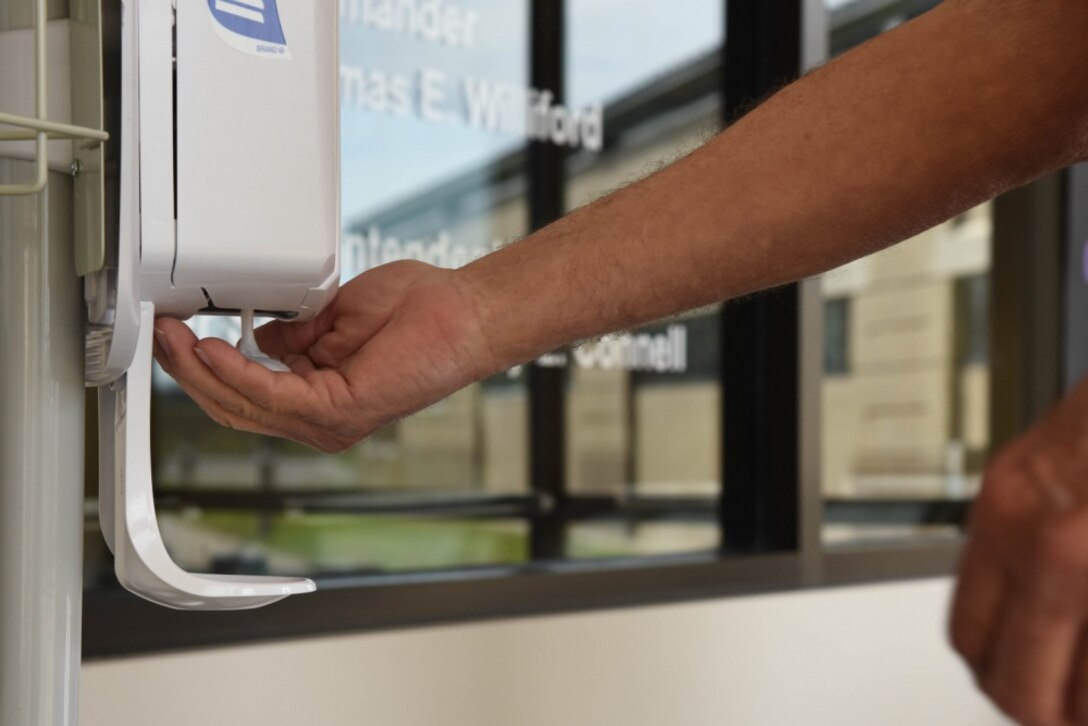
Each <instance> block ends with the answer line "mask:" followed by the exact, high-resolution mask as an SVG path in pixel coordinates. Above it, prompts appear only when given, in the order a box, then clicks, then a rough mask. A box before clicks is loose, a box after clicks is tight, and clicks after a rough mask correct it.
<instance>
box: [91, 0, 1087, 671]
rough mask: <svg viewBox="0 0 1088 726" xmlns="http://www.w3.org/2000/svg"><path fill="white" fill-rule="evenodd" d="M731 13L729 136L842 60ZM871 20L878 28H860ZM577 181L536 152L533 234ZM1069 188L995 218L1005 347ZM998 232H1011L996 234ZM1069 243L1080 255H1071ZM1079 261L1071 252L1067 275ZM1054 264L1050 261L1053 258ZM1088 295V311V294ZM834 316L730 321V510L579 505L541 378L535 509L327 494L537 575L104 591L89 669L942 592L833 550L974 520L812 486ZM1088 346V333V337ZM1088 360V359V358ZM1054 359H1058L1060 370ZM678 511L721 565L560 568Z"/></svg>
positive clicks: (769, 9) (940, 570) (1026, 369)
mask: <svg viewBox="0 0 1088 726" xmlns="http://www.w3.org/2000/svg"><path fill="white" fill-rule="evenodd" d="M528 2H529V9H530V17H531V21H530V28H531V34H532V37H531V42H530V55H531V66H530V67H531V83H532V84H533V85H534V86H535V87H547V88H549V89H552V90H553V91H554V92H555V93H556V96H557V101H560V102H561V99H562V91H563V85H564V75H565V74H564V68H563V58H564V53H563V42H564V27H565V25H564V6H565V3H564V2H562V0H528ZM723 4H724V6H725V7H724V12H723V17H725V18H726V31H727V33H726V35H724V37H725V38H726V42H725V43H724V47H723V49H722V55H723V58H722V66H721V67H722V69H723V72H722V73H721V78H720V79H719V83H720V88H721V93H722V97H723V122H724V123H728V122H730V121H732V120H735V119H736V118H737V117H739V115H741V114H742V113H744V112H746V111H747V110H749V109H750V108H751V107H752V106H753V104H754V103H756V102H758V101H759V100H760V99H762V98H764V97H766V96H767V95H769V94H770V93H772V92H774V91H775V90H777V89H778V88H780V87H781V86H782V85H784V84H785V83H787V82H788V81H790V80H791V79H793V78H795V77H796V76H797V75H799V74H800V73H801V72H802V71H803V70H805V69H806V68H807V67H811V66H813V65H815V64H816V63H817V62H819V61H821V60H823V59H824V58H825V57H827V54H828V50H829V48H830V47H831V46H832V45H834V44H833V43H831V39H830V34H829V32H828V25H827V21H828V17H827V14H826V12H825V11H824V9H823V3H822V0H723ZM870 4H875V5H878V6H880V8H883V10H880V9H878V12H887V13H889V14H893V13H896V12H901V11H902V8H903V6H905V5H908V4H909V3H904V2H890V1H888V0H884V1H882V2H880V1H877V2H875V3H870ZM915 4H916V5H917V4H919V3H915ZM930 4H931V5H932V4H935V3H930ZM871 21H872V18H871V17H870V18H869V19H868V21H867V22H871ZM564 162H565V158H564V151H563V150H561V149H558V148H555V147H553V146H549V145H543V144H530V145H529V146H528V184H529V199H530V200H531V206H530V210H529V215H530V221H531V225H530V226H531V228H533V229H537V228H540V227H542V226H544V225H546V224H547V223H548V222H550V221H552V220H554V219H556V218H558V217H560V216H561V215H562V214H563V213H564V212H565V184H566V178H567V173H566V168H565V163H564ZM1081 177H1088V175H1085V174H1082V175H1081ZM1079 183H1080V186H1079V187H1076V188H1077V189H1080V190H1081V191H1080V194H1081V197H1083V196H1084V195H1085V194H1084V190H1085V188H1088V184H1085V183H1084V182H1083V178H1082V179H1081V181H1080V182H1079ZM1071 189H1073V187H1072V186H1070V184H1069V183H1068V180H1067V178H1066V176H1060V177H1059V178H1058V179H1057V181H1052V182H1050V186H1046V185H1045V183H1044V185H1043V186H1042V187H1040V186H1038V185H1037V186H1035V187H1031V188H1029V189H1028V190H1022V191H1021V192H1018V193H1013V194H1012V195H1009V196H1008V197H1006V198H1002V199H1001V200H998V201H997V202H996V203H995V209H996V212H995V214H996V217H997V223H996V229H997V230H998V233H997V235H996V237H997V239H996V240H995V246H996V247H997V249H998V253H995V260H996V261H998V264H995V289H996V285H997V282H996V281H999V280H1000V279H1001V278H1000V275H1007V276H1017V280H1018V283H1017V286H1016V292H1015V295H1012V296H1010V298H1009V299H1008V300H1004V301H1003V302H1001V303H996V302H995V315H994V316H993V319H995V320H996V319H998V318H997V315H998V314H1001V315H1005V314H1007V315H1008V316H1010V318H1011V319H1014V321H1015V324H1014V325H1013V326H1012V327H1013V328H1014V329H1015V330H1012V331H1010V330H1009V329H1007V328H1008V326H1001V328H1000V329H999V326H997V325H996V324H995V325H994V330H993V331H992V336H991V337H992V339H993V338H996V337H997V336H999V335H1005V336H1008V335H1019V336H1021V337H1022V338H1023V339H1025V340H1026V339H1027V338H1029V337H1030V336H1031V335H1033V332H1034V333H1037V332H1038V328H1037V327H1036V328H1033V325H1034V324H1035V322H1037V321H1038V320H1039V319H1041V318H1045V316H1047V315H1048V314H1049V315H1054V316H1055V317H1054V318H1053V319H1055V320H1056V319H1058V317H1057V312H1058V305H1059V302H1058V301H1059V299H1060V295H1057V294H1055V295H1051V296H1043V297H1042V298H1040V297H1038V296H1037V295H1036V293H1038V291H1039V289H1040V286H1043V285H1046V284H1050V285H1051V286H1052V287H1053V286H1054V285H1053V281H1054V280H1055V279H1056V278H1055V277H1054V275H1055V274H1056V272H1057V270H1058V269H1059V268H1060V267H1061V264H1060V263H1059V262H1058V261H1054V263H1053V265H1052V264H1050V263H1045V264H1043V263H1040V265H1041V267H1042V268H1043V269H1042V270H1039V271H1037V274H1035V275H1034V276H1031V275H1029V274H1026V273H1024V269H1025V268H1024V267H1023V266H1022V265H1023V258H1024V257H1029V258H1030V257H1032V255H1031V254H1030V253H1028V252H1025V251H1024V250H1023V247H1024V246H1023V245H1021V246H1020V248H1017V250H1016V252H1017V254H1015V255H1013V254H1006V252H1008V251H1009V250H1010V249H1012V248H1013V247H1014V244H1013V242H1012V237H1014V236H1015V234H1016V233H1017V230H1016V229H1015V227H1016V225H1017V224H1023V223H1024V222H1023V221H1022V220H1024V219H1028V220H1034V222H1031V221H1029V222H1028V223H1029V224H1030V223H1034V224H1035V228H1034V231H1035V232H1037V233H1038V234H1042V235H1047V236H1048V237H1047V238H1050V236H1054V235H1055V234H1057V233H1060V231H1061V230H1064V226H1063V225H1064V221H1063V220H1064V219H1065V215H1066V210H1067V208H1068V206H1069V205H1071V204H1072V197H1071V193H1072V192H1071V191H1070V190H1071ZM1004 230H1009V232H1008V233H1005V234H1003V231H1004ZM1055 239H1057V238H1056V237H1055ZM1070 239H1072V238H1071V237H1070ZM1071 244H1072V243H1071V242H1068V241H1067V245H1071ZM1055 249H1056V250H1058V251H1059V252H1060V245H1059V244H1057V243H1056V244H1055ZM1071 254H1072V253H1070V252H1068V250H1066V255H1067V256H1071ZM1058 256H1059V254H1058V252H1055V258H1057V257H1058ZM1006 261H1007V262H1008V263H1007V264H1006ZM1017 265H1021V266H1020V267H1017ZM996 268H1000V269H999V270H998V269H996ZM1031 269H1034V268H1031ZM1067 284H1068V281H1067ZM1085 287H1086V288H1088V286H1085ZM1083 295H1084V296H1086V297H1088V289H1086V290H1085V291H1084V292H1083ZM997 297H999V296H995V298H997ZM1031 300H1035V302H1036V303H1038V304H1036V305H1034V306H1033V307H1030V315H1027V314H1024V312H1023V311H1024V310H1026V309H1029V308H1028V302H1029V301H1031ZM1040 301H1042V302H1040ZM1048 301H1049V302H1048ZM1085 308H1086V309H1088V306H1085ZM822 316H823V307H822V300H821V298H820V295H819V290H818V282H816V281H813V280H809V281H805V282H801V283H797V284H793V285H787V286H784V287H782V288H779V289H776V290H772V291H768V292H765V293H761V294H758V295H753V296H750V297H748V298H745V299H743V300H739V301H733V302H730V303H728V304H726V305H725V306H724V308H723V311H722V313H721V315H720V325H721V341H722V355H721V372H720V374H721V378H720V380H721V384H722V388H723V390H724V391H725V392H726V394H725V396H723V405H722V410H721V416H722V427H721V432H722V447H723V450H724V451H726V452H728V455H727V456H725V457H724V458H723V467H722V477H721V481H722V489H721V496H720V498H719V500H718V502H717V506H713V505H711V506H708V504H707V501H705V500H700V499H691V500H666V501H659V500H655V501H639V500H638V499H637V498H634V499H623V500H620V499H617V498H613V497H604V496H581V495H579V496H574V495H572V494H570V493H568V492H567V491H566V486H565V480H564V478H565V466H564V462H565V456H564V440H565V431H564V422H565V419H566V417H565V416H564V385H565V379H564V374H563V371H562V370H560V369H556V368H548V367H539V366H535V365H533V366H530V371H529V375H528V381H529V384H528V385H529V399H530V408H529V416H530V431H531V444H530V486H531V491H530V493H529V494H527V495H524V496H516V495H515V496H495V497H451V498H447V499H441V500H427V501H426V502H416V503H412V502H410V501H407V500H406V499H405V498H403V497H396V496H390V495H386V496H384V497H383V496H382V495H364V494H358V495H353V496H348V497H345V496H344V495H343V493H340V494H334V493H331V492H330V493H327V494H326V495H325V496H327V497H329V500H328V501H327V503H326V505H327V506H329V507H335V508H337V509H338V511H344V510H345V509H346V510H347V511H351V512H359V513H373V512H379V513H390V512H396V513H408V512H413V513H421V514H431V515H438V516H441V515H443V514H446V515H454V516H466V517H480V518H486V517H517V518H524V519H525V520H526V521H528V522H529V524H530V554H531V560H530V561H529V562H526V563H525V564H518V565H511V566H488V567H469V568H459V569H453V570H443V571H435V572H412V573H398V574H379V575H368V576H358V577H350V578H338V579H334V580H330V581H329V582H327V583H322V587H321V588H320V589H319V590H318V592H316V593H314V594H312V595H307V596H305V597H297V598H288V599H287V600H285V601H283V602H281V603H278V604H276V605H274V606H272V607H269V608H264V609H261V610H255V611H246V612H221V613H208V612H181V611H174V610H168V609H164V608H160V607H157V606H154V605H151V604H149V603H146V602H145V601H143V600H141V599H139V598H137V597H135V596H133V595H131V594H129V593H127V592H124V591H123V590H120V589H110V590H103V591H92V592H89V593H88V594H87V595H86V596H85V598H84V628H83V652H84V656H85V658H88V659H95V658H103V657H113V656H121V655H129V654H135V653H148V652H160V651H170V650H180V649H189V648H193V647H201V646H212V645H224V644H236V643H242V642H253V641H262V640H269V639H283V638H293V637H306V636H312V635H329V634H334V633H343V632H361V631H368V630H376V629H384V628H392V627H406V626H418V625H423V624H432V623H439V622H441V623H449V622H458V621H467V620H481V619H487V618H501V617H511V616H527V615H538V614H548V613H558V612H570V611H581V610H590V609H597V608H608V607H618V606H632V605H645V604H652V603H664V602H677V601H685V600H692V599H702V598H713V597H722V596H726V595H735V594H747V593H755V592H770V591H783V590H792V589H801V588H809V587H814V586H825V585H837V584H845V583H854V582H873V581H880V580H893V579H896V580H897V579H906V578H912V577H928V576H935V575H943V574H948V573H950V572H951V571H952V568H953V566H954V563H955V561H956V559H957V557H958V552H959V545H958V544H956V543H938V544H933V543H917V544H909V545H902V546H895V545H892V546H884V547H879V548H867V549H858V550H849V551H844V550H828V549H827V548H825V546H824V544H823V542H822V539H821V529H822V526H823V522H824V520H825V518H826V517H844V516H845V517H851V516H852V517H862V518H863V517H869V516H872V515H873V513H874V512H876V511H877V509H874V506H879V511H880V512H881V513H883V515H882V516H884V515H886V516H907V517H913V518H914V519H912V520H911V521H918V520H919V518H921V519H922V520H924V521H931V520H932V521H940V522H952V523H956V524H959V523H962V522H963V521H964V517H965V516H966V507H963V506H960V507H956V506H946V503H942V502H932V503H920V504H919V503H906V504H905V505H904V506H906V507H907V508H906V509H902V508H901V509H900V510H899V512H898V515H896V514H895V512H892V513H891V514H888V513H889V512H890V511H892V510H889V503H887V502H882V503H879V504H878V505H877V503H867V502H864V501H862V502H858V501H849V502H834V501H827V500H825V499H824V496H823V492H822V490H821V486H820V480H819V436H820V434H819V420H820V416H819V413H820V411H819V380H820V376H821V375H822V371H823V361H822V347H821V346H822V322H823V321H822ZM1028 318H1030V319H1028ZM1069 319H1071V318H1070V316H1068V315H1067V316H1066V320H1067V321H1068V320H1069ZM1081 330H1088V324H1085V325H1084V326H1081ZM1051 343H1053V341H1051ZM1084 347H1086V348H1088V343H1086V345H1085V346H1084ZM1049 351H1050V352H1044V353H1042V354H1040V355H1036V356H1034V357H1032V358H1031V359H1030V360H1027V361H1021V365H1020V366H1019V367H1018V368H1017V369H1016V372H1015V375H1013V377H1012V379H1009V378H1008V377H1002V376H1000V375H998V376H995V378H997V379H998V380H996V381H995V384H994V385H995V387H996V386H998V385H1004V384H1009V383H1010V380H1011V385H1016V386H1018V387H1019V388H1018V389H1017V390H1021V391H1027V392H1026V393H1024V395H1023V396H1022V398H1023V399H1024V400H1023V401H1021V402H1020V404H1019V408H1017V410H1016V412H1015V413H1014V414H1013V415H1011V417H1009V418H1008V420H1009V421H1015V424H1013V425H1012V427H1011V429H1010V431H1011V430H1012V429H1016V428H1022V427H1023V426H1024V425H1025V424H1026V422H1027V421H1028V420H1029V419H1030V416H1029V415H1028V414H1029V412H1031V411H1037V410H1038V408H1039V407H1040V406H1041V405H1043V402H1044V401H1046V400H1048V397H1049V400H1052V399H1053V396H1055V395H1057V392H1058V388H1059V385H1058V380H1059V375H1058V371H1059V368H1060V366H1059V365H1058V363H1057V361H1058V359H1059V358H1060V357H1061V353H1060V351H1059V350H1058V349H1057V346H1055V345H1053V344H1052V345H1051V347H1050V349H1049ZM1069 357H1070V354H1068V353H1067V354H1066V358H1067V359H1068V358H1069ZM1045 359H1050V363H1052V365H1051V366H1050V368H1048V367H1047V366H1048V363H1047V360H1045ZM1070 365H1071V364H1070ZM1085 367H1088V364H1085ZM1051 369H1052V370H1051ZM1040 370H1051V373H1050V378H1049V379H1047V380H1051V381H1052V382H1053V385H1052V386H1050V387H1048V386H1047V384H1046V381H1043V382H1042V383H1040V382H1039V379H1038V377H1037V376H1036V377H1035V378H1031V376H1033V375H1036V374H1038V373H1039V371H1040ZM1029 378H1031V382H1029ZM997 415H998V414H995V416H997ZM996 420H997V419H996V418H995V421H996ZM1002 420H1004V419H1002ZM996 425H997V424H995V426H996ZM300 494H301V493H292V492H279V491H277V492H259V493H253V494H244V495H243V494H232V493H230V492H225V493H224V492H220V493H215V492H205V493H203V494H200V493H191V494H188V495H187V496H191V497H195V499H192V500H189V501H187V502H186V503H189V504H196V505H199V506H208V507H226V508H229V507H231V506H238V507H245V508H247V509H253V510H258V511H260V510H264V511H269V512H274V511H281V510H282V508H283V507H284V506H285V504H286V503H288V502H290V501H291V497H292V496H299V495H300ZM307 496H313V493H308V494H307ZM320 505H321V502H320V501H318V502H317V506H320ZM870 505H873V506H870ZM892 505H894V503H892ZM910 507H914V509H910ZM918 507H922V510H918V509H917V508H918ZM893 509H894V506H893ZM666 511H667V512H668V513H670V514H674V515H675V514H677V513H679V514H681V515H683V516H685V517H687V518H690V519H691V520H692V521H707V522H717V523H719V524H720V526H721V531H722V539H721V546H720V548H719V549H718V550H717V551H714V552H702V553H693V554H686V555H669V556H653V557H625V558H618V559H605V560H583V561H572V560H564V559H562V555H563V552H564V538H565V533H566V529H567V525H568V524H569V523H571V522H577V521H585V520H590V519H593V520H597V519H599V518H601V517H616V518H631V517H634V518H636V519H640V518H653V517H654V516H659V515H661V514H662V513H663V512H666Z"/></svg>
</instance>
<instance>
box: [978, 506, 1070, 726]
mask: <svg viewBox="0 0 1088 726" xmlns="http://www.w3.org/2000/svg"><path fill="white" fill-rule="evenodd" d="M1040 530H1041V531H1040V534H1039V536H1038V541H1037V548H1036V551H1035V552H1034V553H1033V556H1032V557H1030V558H1028V559H1027V560H1026V561H1025V564H1026V565H1027V569H1026V570H1025V571H1024V572H1020V573H1017V574H1016V579H1015V582H1014V583H1013V584H1014V585H1015V590H1014V591H1013V592H1012V593H1011V596H1010V597H1009V601H1008V604H1007V605H1006V607H1005V608H1004V611H1003V613H1002V616H1001V622H1000V624H999V626H998V628H997V633H996V635H995V637H994V645H993V653H992V658H991V662H990V664H989V666H988V671H987V672H986V673H984V674H983V677H982V685H983V688H984V690H985V691H986V692H987V693H988V694H989V695H990V696H991V698H993V699H994V701H995V702H997V703H998V704H999V705H1000V706H1001V707H1002V708H1003V709H1004V710H1005V711H1006V712H1008V713H1009V714H1010V715H1012V716H1013V717H1014V718H1016V719H1018V720H1020V721H1022V722H1024V723H1032V724H1062V723H1067V722H1068V717H1069V716H1070V714H1069V711H1068V706H1069V700H1068V690H1067V689H1068V687H1069V683H1070V677H1071V674H1073V673H1074V671H1075V670H1076V669H1075V657H1076V654H1077V647H1078V644H1079V641H1080V636H1081V632H1082V630H1083V628H1084V625H1085V616H1086V614H1088V608H1086V598H1088V512H1085V511H1082V512H1077V513H1074V514H1070V515H1064V516H1061V517H1057V518H1055V519H1054V520H1053V521H1049V522H1046V523H1041V524H1040Z"/></svg>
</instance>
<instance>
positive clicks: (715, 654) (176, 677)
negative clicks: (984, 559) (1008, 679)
mask: <svg viewBox="0 0 1088 726" xmlns="http://www.w3.org/2000/svg"><path fill="white" fill-rule="evenodd" d="M948 593H949V586H948V583H947V581H944V580H932V581H920V582H914V583H904V584H896V585H885V586H874V587H865V588H845V589H832V590H822V591H818V592H812V593H805V594H799V595H798V594H793V595H779V596H765V597H751V598H733V599H727V600H720V601H708V602H701V603H695V604H686V605H679V606H667V607H653V608H636V609H626V610H615V611H605V612H599V613H591V614H579V615H569V616H560V617H547V618H535V619H525V620H512V621H506V622H497V623H487V624H475V625H465V626H455V627H441V628H431V629H423V630H408V631H399V632H390V633H383V634H375V635H362V636H352V637H339V638H328V639H317V640H304V641H298V642H292V643H281V644H273V645H264V646H256V647H245V648H232V649H227V650H211V651H204V652H194V653H189V654H183V655H172V656H164V657H153V658H140V659H133V660H119V661H113V662H100V663H91V664H88V665H86V666H85V667H84V669H83V695H82V699H83V700H82V709H81V713H82V719H83V720H82V723H83V726H148V725H149V724H155V725H156V726H192V725H193V724H207V725H208V726H219V725H220V724H229V725H230V726H247V725H249V724H254V725H256V724H260V725H261V726H280V725H281V724H282V725H283V726H288V725H290V726H295V725H296V724H320V725H321V726H339V725H341V724H342V725H344V726H348V725H349V724H350V725H351V726H358V725H359V724H367V726H556V725H557V724H561V725H562V726H666V725H667V726H706V725H708V724H741V725H743V726H762V725H764V724H766V725H767V726H786V725H792V724H810V725H814V726H821V725H823V724H834V725H835V726H852V725H854V724H857V725H858V726H870V725H871V724H881V725H882V726H897V725H899V724H902V725H903V726H918V725H919V724H957V726H983V725H987V724H1003V723H1006V722H1005V721H1003V720H1002V719H1000V718H999V717H998V716H997V715H996V714H995V713H994V711H993V710H992V709H991V708H990V707H989V706H988V705H987V704H986V703H984V702H983V700H982V699H981V698H980V697H979V696H978V695H977V694H976V692H975V690H974V687H973V686H972V683H971V681H970V679H969V678H968V677H967V675H966V673H965V671H964V670H963V669H962V668H961V667H960V665H959V663H958V662H957V661H956V660H955V659H954V658H953V656H952V654H951V653H950V651H949V650H948V648H947V647H946V645H945V643H944V636H943V624H944V609H945V603H946V600H947V597H948Z"/></svg>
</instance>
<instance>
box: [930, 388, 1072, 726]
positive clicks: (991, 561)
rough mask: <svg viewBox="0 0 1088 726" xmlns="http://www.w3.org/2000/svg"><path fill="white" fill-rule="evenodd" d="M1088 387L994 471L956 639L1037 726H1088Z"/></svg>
mask: <svg viewBox="0 0 1088 726" xmlns="http://www.w3.org/2000/svg"><path fill="white" fill-rule="evenodd" d="M1086 625H1088V381H1086V382H1085V383H1082V384H1081V385H1080V386H1079V387H1078V388H1077V389H1076V390H1075V391H1074V392H1073V393H1072V394H1071V395H1070V396H1068V397H1067V398H1066V399H1065V400H1064V401H1062V402H1061V403H1060V404H1058V405H1057V406H1056V407H1055V408H1054V409H1053V410H1052V411H1051V412H1050V413H1049V414H1048V415H1047V416H1046V417H1045V418H1043V419H1042V420H1041V421H1040V422H1039V423H1037V424H1036V425H1035V426H1034V427H1033V428H1032V429H1031V430H1030V431H1029V432H1028V433H1026V434H1025V435H1023V436H1022V437H1020V438H1019V439H1018V440H1016V441H1015V442H1013V444H1011V445H1010V446H1009V447H1008V448H1007V449H1005V450H1004V451H1003V452H1001V453H1000V454H999V455H998V456H997V457H996V459H995V460H994V462H993V464H992V465H991V466H990V468H989V470H988V472H987V475H986V477H985V481H984V483H983V488H982V492H981V494H980V496H979V498H978V500H977V502H976V503H975V506H974V509H973V512H972V515H971V523H970V540H969V541H968V544H967V549H966V551H965V553H964V557H963V561H962V563H961V565H960V578H959V585H958V588H957V592H956V598H955V604H954V606H953V611H952V621H951V637H952V642H953V645H954V646H955V647H956V650H958V651H959V652H960V654H961V655H962V656H963V657H964V659H965V660H966V661H967V663H968V665H969V666H970V667H971V669H972V670H973V671H974V673H975V676H976V678H977V679H978V683H979V685H980V687H981V688H982V689H983V690H984V691H985V692H986V693H987V694H988V695H989V696H990V697H991V698H992V699H993V700H994V701H995V702H996V703H997V704H998V705H999V706H1000V707H1001V708H1002V709H1004V710H1005V711H1006V712H1007V713H1008V714H1009V715H1011V716H1012V717H1014V718H1015V719H1016V720H1017V721H1019V722H1021V723H1025V724H1039V725H1044V724H1084V723H1088V647H1086V646H1088V628H1086Z"/></svg>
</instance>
